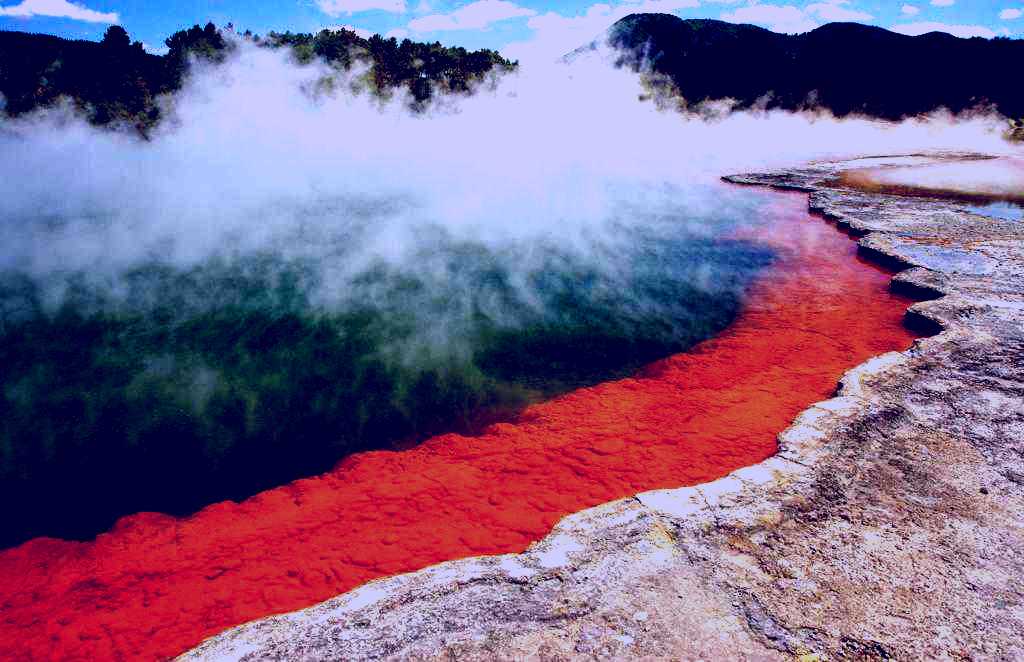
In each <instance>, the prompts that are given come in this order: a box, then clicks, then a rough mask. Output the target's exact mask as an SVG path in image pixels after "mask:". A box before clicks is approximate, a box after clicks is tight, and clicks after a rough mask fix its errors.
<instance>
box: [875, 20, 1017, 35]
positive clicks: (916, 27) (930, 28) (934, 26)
mask: <svg viewBox="0 0 1024 662" xmlns="http://www.w3.org/2000/svg"><path fill="white" fill-rule="evenodd" d="M889 29H890V30H892V31H893V32H899V33H900V34H908V35H911V36H914V37H916V36H918V35H922V34H927V33H929V32H946V33H949V34H951V35H953V36H955V37H964V38H968V37H985V38H986V39H991V38H992V37H995V36H997V33H996V32H995V31H994V30H990V29H989V28H986V27H985V26H983V25H950V24H948V23H937V22H934V21H920V22H917V23H903V24H901V25H894V26H892V27H891V28H889Z"/></svg>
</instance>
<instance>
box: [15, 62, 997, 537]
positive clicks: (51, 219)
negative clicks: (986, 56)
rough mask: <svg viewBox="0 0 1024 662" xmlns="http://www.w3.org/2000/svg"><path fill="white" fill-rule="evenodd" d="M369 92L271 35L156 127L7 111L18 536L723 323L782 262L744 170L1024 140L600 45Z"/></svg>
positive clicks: (196, 488)
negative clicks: (861, 114) (657, 84)
mask: <svg viewBox="0 0 1024 662" xmlns="http://www.w3.org/2000/svg"><path fill="white" fill-rule="evenodd" d="M357 85H358V76H356V75H345V74H341V73H338V72H337V71H335V70H332V69H329V68H327V67H326V66H323V65H320V64H313V65H309V66H299V65H297V64H295V63H294V62H292V61H290V60H289V59H288V57H287V56H286V55H285V54H284V53H282V52H279V51H268V50H263V49H258V48H256V47H254V46H252V45H251V44H248V43H245V42H242V43H240V44H239V48H238V49H237V50H236V52H235V54H234V55H233V56H232V57H231V59H230V60H229V61H228V63H227V64H225V65H223V66H219V67H217V66H204V65H198V64H197V65H196V67H195V70H194V71H193V73H192V76H191V78H190V80H189V82H188V83H187V84H186V87H185V89H184V90H183V91H182V92H181V93H180V94H178V95H176V96H175V97H174V98H169V99H166V100H165V103H166V104H167V106H168V111H169V112H168V113H167V116H168V117H169V119H168V121H165V122H164V123H163V124H162V125H161V126H160V127H159V128H158V130H157V131H156V133H155V134H154V135H153V136H152V138H151V140H149V141H143V140H141V139H139V138H137V137H135V136H134V135H132V134H130V133H129V132H127V131H125V132H111V131H105V130H99V129H95V128H93V127H90V126H89V125H87V124H86V123H85V122H84V121H81V120H80V119H78V118H76V117H74V116H73V115H70V114H69V113H68V112H66V111H60V110H55V111H49V112H46V113H42V114H38V115H36V116H32V117H28V118H22V119H18V120H0V363H2V364H3V365H4V366H5V370H4V373H3V377H2V378H0V385H2V392H0V395H2V397H0V482H2V484H3V486H4V487H3V492H4V494H2V495H0V496H2V497H3V498H4V499H16V500H18V501H19V502H22V503H28V504H31V505H30V506H28V507H27V508H26V509H24V510H23V511H21V512H19V513H12V514H8V515H7V516H6V517H8V518H9V521H7V522H4V523H3V525H2V527H0V528H2V529H3V530H4V531H5V535H7V536H8V537H7V538H6V539H5V540H6V541H7V542H12V541H16V540H21V539H24V538H25V537H28V536H31V535H38V534H54V535H62V536H89V535H92V534H94V533H95V532H97V531H99V530H102V529H103V528H105V527H107V526H109V525H110V524H111V523H112V522H113V520H114V518H116V517H117V516H119V515H123V514H127V513H130V512H134V511H137V510H143V509H153V510H162V511H166V512H172V513H179V514H180V513H186V512H191V511H194V510H195V509H197V508H199V507H201V506H202V505H204V504H206V503H210V502H211V501H214V500H217V499H223V498H242V497H244V496H247V495H249V494H252V493H254V492H255V491H258V490H259V489H263V488H266V487H270V486H272V485H275V484H279V483H280V482H283V481H286V480H289V479H292V478H295V477H299V476H302V475H308V474H310V473H315V472H317V471H323V470H325V469H327V468H329V467H330V466H331V464H332V463H333V462H335V461H336V460H338V459H339V458H341V457H343V456H344V455H345V454H347V453H350V452H353V451H355V450H359V449H363V448H375V447H386V446H388V445H389V444H392V443H405V442H409V441H415V440H416V439H420V438H422V437H423V436H425V435H428V434H433V433H437V432H440V431H445V430H450V429H472V428H473V426H474V425H478V424H479V423H480V422H481V420H484V421H485V420H491V419H493V418H496V417H501V416H507V415H509V414H510V413H511V412H514V411H515V410H517V409H518V408H520V407H521V406H523V405H524V404H525V403H528V402H530V401H534V400H536V399H537V398H540V397H545V396H549V395H551V394H553V393H558V392H561V391H564V390H566V389H569V388H574V387H576V386H580V385H583V384H589V383H594V382H596V381H600V380H603V379H608V378H612V377H615V376H619V375H624V374H628V373H629V372H630V371H632V370H635V369H636V368H637V367H639V366H640V365H642V364H644V363H646V362H648V361H651V360H653V359H656V358H658V357H660V356H664V355H667V354H670V353H673V352H676V351H681V350H683V349H685V348H687V347H689V346H691V345H692V344H693V343H695V342H697V341H699V340H701V339H704V338H707V337H709V336H711V335H713V334H715V333H717V332H719V331H720V330H721V329H723V328H724V327H726V326H727V325H728V324H729V322H730V321H731V320H732V319H733V318H734V317H735V315H736V314H737V313H738V312H739V310H740V309H741V306H742V302H743V293H744V290H745V288H746V286H747V285H749V283H750V282H751V280H752V279H753V278H754V277H756V275H757V274H758V273H759V271H760V270H762V269H764V268H766V267H767V266H769V265H770V264H772V262H773V260H774V259H775V257H776V256H774V255H773V253H772V252H771V251H769V250H768V249H767V248H765V247H763V246H760V245H758V243H757V242H756V241H755V240H751V239H749V237H756V236H757V233H758V231H759V225H760V224H763V223H767V222H770V219H768V218H765V217H763V216H762V214H761V213H760V211H759V204H760V200H761V198H760V195H761V194H760V193H759V192H757V191H748V190H743V189H737V188H731V187H725V186H722V185H720V184H719V183H718V182H717V179H718V177H720V176H721V175H723V174H727V173H729V172H736V171H743V170H752V169H758V168H766V167H771V166H777V165H783V164H791V163H794V162H798V161H802V160H807V159H811V158H827V157H841V156H854V155H858V154H864V153H885V154H893V153H910V152H919V151H922V150H927V149H940V148H941V149H961V150H967V149H970V150H982V151H984V150H988V151H1005V147H1004V146H1003V143H1002V142H1001V141H1000V140H999V130H1000V129H1001V128H1002V127H1001V126H1000V125H999V124H998V122H997V120H995V119H992V118H984V117H976V118H973V119H961V120H954V119H953V118H949V117H942V116H936V117H934V118H930V119H927V120H921V121H915V122H907V123H904V124H901V125H893V124H883V123H875V122H870V121H866V120H845V121H842V122H839V121H835V120H832V119H830V118H828V117H824V116H821V115H810V114H808V115H799V114H783V113H768V114H758V113H743V114H740V113H737V114H732V115H727V116H724V117H717V118H715V119H707V118H701V117H698V116H696V115H691V116H683V115H680V114H679V113H676V112H672V111H667V110H661V109H659V108H658V106H657V104H655V103H652V102H650V101H647V102H645V101H641V100H640V99H639V97H640V96H642V95H643V94H644V90H643V89H642V87H641V86H640V84H639V81H638V79H637V77H636V76H634V75H633V74H630V73H628V72H625V71H618V70H614V69H613V68H611V67H610V66H608V64H607V63H606V62H605V61H604V59H603V57H602V55H601V54H600V53H597V54H594V55H593V56H591V57H587V58H580V59H577V60H576V61H574V62H573V63H572V64H571V65H562V64H559V65H552V66H551V67H548V68H542V69H538V70H532V71H523V72H522V73H520V74H516V75H509V76H505V77H504V78H502V79H500V80H495V81H492V82H490V83H489V84H487V85H484V86H482V87H481V89H479V90H478V91H477V93H476V94H475V95H474V96H472V97H469V98H462V97H460V98H442V99H439V100H438V101H436V102H435V104H434V106H433V107H431V108H429V109H428V110H427V112H425V113H423V114H412V113H410V112H409V111H408V110H407V105H408V104H407V103H406V102H405V100H404V99H402V98H393V99H391V100H390V101H381V100H379V99H377V98H374V97H372V96H370V95H368V94H365V93H361V92H359V91H358V90H353V87H354V86H357ZM741 236H742V237H748V238H747V239H739V238H738V237H741ZM71 495H74V498H71Z"/></svg>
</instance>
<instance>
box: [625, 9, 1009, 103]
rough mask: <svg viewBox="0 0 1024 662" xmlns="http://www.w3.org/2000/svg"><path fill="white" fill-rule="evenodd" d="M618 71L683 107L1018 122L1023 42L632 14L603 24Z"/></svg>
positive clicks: (849, 26) (852, 25)
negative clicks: (657, 86) (681, 100)
mask: <svg viewBox="0 0 1024 662" xmlns="http://www.w3.org/2000/svg"><path fill="white" fill-rule="evenodd" d="M610 41H611V43H612V45H613V46H616V47H617V48H619V49H621V50H622V52H623V55H622V64H624V65H626V66H631V67H633V68H635V69H639V68H640V67H642V66H649V67H651V69H652V70H653V71H654V72H656V73H659V74H663V75H665V76H667V77H668V78H669V79H670V80H671V81H672V82H673V83H674V84H675V86H676V87H678V89H679V91H680V92H681V93H682V95H683V96H684V97H685V98H686V99H687V101H689V102H690V103H698V102H700V101H704V100H713V99H722V98H732V99H736V100H737V101H738V102H739V107H740V108H747V107H750V106H753V105H755V104H756V103H759V102H761V103H767V107H768V108H783V109H787V110H796V109H800V108H804V107H807V106H816V107H822V108H827V109H829V110H831V111H832V112H834V113H835V114H837V115H839V116H843V115H848V114H850V113H863V114H867V115H871V116H874V117H881V118H886V119H899V118H901V117H907V116H912V115H916V114H919V113H926V112H930V111H932V110H935V109H936V108H939V107H945V108H948V109H950V110H951V111H953V112H960V111H963V110H968V109H971V108H974V107H977V106H984V105H994V106H995V107H996V108H997V109H998V110H999V111H1000V112H1002V113H1003V114H1004V115H1007V116H1010V117H1020V116H1022V115H1024V86H1021V85H1020V82H1019V80H1017V77H1015V76H1012V75H1007V72H1011V71H1020V70H1021V68H1022V66H1024V40H1011V39H1003V38H997V39H992V40H989V39H981V38H974V39H959V38H957V37H953V36H951V35H948V34H944V33H930V34H926V35H921V36H919V37H909V36H906V35H902V34H897V33H894V32H890V31H888V30H884V29H882V28H878V27H872V26H866V25H859V24H856V23H831V24H829V25H825V26H822V27H820V28H818V29H816V30H813V31H811V32H808V33H806V34H801V35H784V34H776V33H773V32H770V31H768V30H764V29H761V28H757V27H754V26H749V25H735V24H731V23H725V22H722V21H712V20H683V19H680V18H678V17H676V16H672V15H669V14H633V15H630V16H627V17H626V18H623V19H622V20H620V21H619V22H617V23H616V24H615V25H614V26H612V28H611V30H610Z"/></svg>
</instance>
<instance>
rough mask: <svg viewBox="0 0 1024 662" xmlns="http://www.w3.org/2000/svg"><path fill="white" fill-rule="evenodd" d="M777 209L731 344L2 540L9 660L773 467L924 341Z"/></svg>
mask: <svg viewBox="0 0 1024 662" xmlns="http://www.w3.org/2000/svg"><path fill="white" fill-rule="evenodd" d="M770 200H771V201H772V204H774V205H775V206H776V207H775V209H774V210H772V213H771V216H772V219H773V220H772V223H771V224H770V229H767V230H759V232H764V233H767V235H764V234H758V236H757V237H756V239H757V240H758V241H763V242H767V243H769V244H771V245H772V246H774V247H775V248H777V249H778V250H779V251H781V259H780V260H779V261H778V263H777V264H776V265H775V266H773V267H772V269H771V270H769V271H767V272H766V273H764V274H763V275H762V276H761V277H760V278H759V279H758V281H757V282H756V283H755V285H754V286H753V288H752V290H751V292H750V294H749V299H748V301H747V304H746V306H745V310H744V312H743V314H742V315H741V317H740V318H739V319H738V320H737V321H736V323H735V324H734V325H733V326H732V327H730V328H729V329H728V330H727V331H726V332H725V333H723V334H722V335H720V336H719V337H717V338H714V339H712V340H709V341H707V342H704V343H702V344H701V345H698V346H697V347H695V348H694V349H693V350H692V351H690V352H687V353H684V354H679V355H676V356H672V357H670V358H668V359H665V360H663V361H659V362H658V363H656V364H654V365H651V366H649V367H648V368H647V369H645V370H644V371H643V372H642V374H640V375H638V376H637V377H635V378H632V379H623V380H620V381H615V382H610V383H605V384H601V385H598V386H595V387H593V388H586V389H581V390H579V391H575V392H573V393H570V394H568V395H565V396H563V397H559V398H557V399H555V400H552V401H550V402H547V403H544V404H539V405H536V406H532V407H530V408H529V409H527V410H526V411H525V412H524V413H523V414H522V415H521V416H520V417H519V419H518V420H516V421H515V422H513V423H508V424H498V425H494V426H492V427H490V428H488V429H487V430H486V431H485V432H484V434H482V435H481V436H478V437H463V436H458V435H443V436H439V437H435V438H433V439H430V440H429V441H427V442H426V443H424V444H422V445H420V446H417V447H415V448H413V449H410V450H404V451H400V452H383V451H382V452H369V453H363V454H360V455H357V456H354V457H351V458H349V459H346V460H345V461H343V462H341V463H340V464H339V465H338V466H337V467H336V468H335V469H334V470H333V471H331V472H329V473H327V474H324V475H322V476H317V477H315V478H309V479H305V480H299V481H295V482H294V483H291V484H289V485H285V486H283V487H280V488H277V489H274V490H269V491H267V492H263V493H262V494H258V495H256V496H254V497H252V498H251V499H248V500H246V501H244V502H242V503H233V502H227V503H220V504H215V505H213V506H210V507H208V508H206V509H204V510H203V511H202V512H200V513H198V514H196V515H195V516H193V517H190V518H187V519H175V518H172V517H168V516H164V515H157V514H151V513H142V514H138V515H134V516H131V517H127V518H124V519H122V520H121V521H120V522H119V523H118V524H117V526H116V527H115V528H114V529H113V530H112V531H110V532H109V533H106V534H103V535H100V536H99V537H97V538H96V540H95V541H93V542H85V543H79V542H65V541H58V540H53V539H36V540H32V541H29V542H27V543H25V544H23V545H21V546H19V547H17V548H14V549H10V550H7V551H4V552H2V553H0V656H2V657H3V658H4V659H16V660H53V659H67V660H90V661H94V660H107V659H133V660H134V659H160V658H167V657H169V656H172V655H175V654H177V653H181V652H182V651H185V650H187V649H188V648H190V647H192V646H194V645H195V644H198V643H199V642H200V641H201V640H202V639H204V638H206V637H208V636H210V635H213V634H215V633H217V632H219V631H221V630H223V629H225V628H227V627H230V626H232V625H236V624H239V623H242V622H244V621H248V620H251V619H255V618H260V617H262V616H267V615H269V614H274V613H277V612H284V611H289V610H294V609H298V608H301V607H306V606H308V605H310V604H313V603H316V602H319V601H321V600H325V599H327V598H329V597H331V596H334V595H337V594H338V593H341V592H344V591H347V590H349V589H351V588H353V587H355V586H358V585H360V584H362V583H364V582H367V581H370V580H372V579H375V578H377V577H383V576H385V575H393V574H395V573H402V572H408V571H411V570H416V569H418V568H422V567H424V566H428V565H431V564H434V563H438V562H441V561H445V560H449V559H455V558H459V557H466V556H473V555H480V554H497V553H505V552H516V551H521V550H523V549H524V548H526V547H527V546H528V545H529V544H530V543H531V542H532V541H535V540H537V539H539V538H542V537H543V536H544V535H545V534H546V533H547V532H548V531H549V530H550V529H551V527H552V525H553V524H554V523H555V522H556V521H558V520H559V519H560V518H561V517H563V516H564V515H566V514H568V513H572V512H575V511H578V510H581V509H584V508H587V507H589V506H594V505H596V504H600V503H603V502H606V501H610V500H613V499H617V498H620V497H624V496H627V495H631V494H634V493H636V492H642V491H645V490H651V489H656V488H664V487H676V486H681V485H687V484H694V483H700V482H704V481H709V480H712V479H715V478H717V477H720V476H722V475H724V474H727V473H729V472H731V471H733V470H735V469H737V468H739V467H742V466H745V465H750V464H753V463H756V462H759V461H761V460H763V459H765V458H766V457H768V456H770V455H771V454H772V453H773V452H775V448H776V445H775V437H776V434H777V433H778V432H780V431H781V430H783V429H784V428H786V426H787V425H789V423H790V422H791V421H792V420H793V418H794V417H795V416H796V415H797V414H798V413H799V412H800V411H801V410H802V409H804V408H806V407H807V406H808V405H810V404H811V403H813V402H816V401H818V400H821V399H824V398H828V397H829V396H830V395H831V394H832V393H833V391H834V389H835V386H836V381H837V379H838V378H839V377H840V376H841V375H842V373H843V372H844V371H845V370H847V369H849V368H850V367H852V366H854V365H856V364H858V363H860V362H862V361H864V360H865V359H867V358H869V357H871V356H873V355H877V354H879V353H882V352H886V351H890V350H894V349H905V348H906V347H908V346H909V345H910V343H911V341H912V339H913V336H912V335H911V333H910V332H908V331H907V330H905V329H904V328H903V326H902V324H901V320H902V317H903V312H904V310H905V308H906V306H907V304H908V301H907V300H905V299H902V298H900V297H897V296H894V295H892V294H890V293H889V292H888V289H887V285H888V280H889V276H888V275H887V274H886V273H884V272H883V271H881V270H880V269H877V268H875V267H873V266H871V265H869V264H866V263H864V262H863V261H861V260H859V259H858V258H857V257H856V250H855V249H856V246H855V244H854V242H853V241H851V240H850V239H849V238H848V237H846V236H844V235H843V234H842V233H840V232H838V231H836V229H835V228H834V227H832V226H830V225H828V224H827V223H825V222H823V221H821V220H819V219H813V218H810V217H809V216H808V215H807V213H806V211H805V209H806V198H805V197H804V196H802V195H795V194H794V195H786V194H779V195H777V196H773V197H771V198H770ZM180 479H181V489H183V490H187V489H189V477H188V476H181V477H180ZM5 507H8V508H11V507H17V504H5Z"/></svg>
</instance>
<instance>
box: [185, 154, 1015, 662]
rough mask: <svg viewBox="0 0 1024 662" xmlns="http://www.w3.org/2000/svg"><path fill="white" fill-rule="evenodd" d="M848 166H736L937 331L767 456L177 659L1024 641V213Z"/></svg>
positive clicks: (784, 652) (770, 652)
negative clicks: (819, 226) (978, 205)
mask: <svg viewBox="0 0 1024 662" xmlns="http://www.w3.org/2000/svg"><path fill="white" fill-rule="evenodd" d="M947 158H950V157H947ZM851 165H856V164H851V163H846V164H835V163H830V164H818V165H814V166H811V167H807V168H803V169H800V170H793V171H789V172H783V173H776V174H770V175H743V176H736V177H730V178H728V179H729V180H730V181H733V182H736V183H744V184H758V185H768V186H775V187H779V188H788V189H797V190H804V191H808V192H809V193H810V206H811V208H812V209H813V210H815V211H818V212H820V213H822V214H824V215H825V216H827V217H829V218H831V219H834V220H836V221H837V222H838V223H839V224H841V225H843V226H845V227H847V228H848V229H849V230H850V231H852V232H854V233H857V234H860V235H863V237H862V238H861V239H860V246H861V250H862V251H863V252H864V253H865V254H866V255H868V256H872V257H874V258H876V259H880V260H884V261H887V262H890V263H893V264H897V265H900V266H903V267H907V269H906V270H905V271H902V272H901V273H900V274H899V275H898V276H896V278H895V279H894V280H893V287H894V289H898V290H900V291H904V292H908V293H912V294H914V295H916V296H918V297H920V298H925V299H929V300H927V301H922V302H920V303H917V304H915V305H913V306H912V307H911V308H910V310H909V311H908V321H909V322H911V323H914V324H918V325H921V327H922V328H926V329H931V330H935V331H941V333H939V334H938V335H936V336H933V337H929V338H926V339H923V340H919V341H918V342H917V343H915V345H914V346H913V348H912V349H910V350H909V351H907V352H903V353H890V354H886V355H884V356H881V357H877V358H875V359H872V360H870V361H868V362H867V363H865V364H863V365H861V366H859V367H857V368H855V369H853V370H851V371H850V372H849V373H847V374H846V376H845V377H844V378H843V380H842V382H841V384H840V386H839V389H838V391H837V395H836V397H835V398H833V399H832V400H828V401H826V402H822V403H818V404H816V405H814V406H812V407H811V408H810V409H808V410H807V411H805V412H804V413H803V414H801V415H800V417H798V418H797V420H796V421H795V422H794V423H793V425H792V426H791V427H790V428H789V429H788V430H786V431H785V432H783V433H782V434H781V435H780V451H779V453H778V455H776V456H775V457H772V458H770V459H769V460H767V461H765V462H763V463H761V464H759V465H756V466H753V467H748V468H745V469H741V470H739V471H736V472H735V473H733V474H731V475H730V476H727V477H726V478H723V479H721V480H718V481H715V482H713V483H709V484H705V485H699V486H696V487H687V488H680V489H674V490H661V491H656V492H648V493H644V494H640V495H637V496H636V497H634V498H632V499H625V500H622V501H617V502H614V503H609V504H606V505H604V506H600V507H597V508H593V509H590V510H587V511H584V512H581V513H577V514H575V515H572V516H570V517H567V518H565V519H564V520H563V521H562V522H561V523H559V525H558V526H557V527H556V528H555V530H554V531H553V532H552V533H551V534H550V535H549V536H548V537H547V538H545V539H544V540H542V541H540V542H538V543H537V544H536V545H534V546H533V547H531V548H530V549H529V550H528V551H527V552H525V553H523V554H520V555H507V556H498V557H489V558H475V559H466V560H462V561H454V562H450V563H444V564H441V565H438V566H434V567H432V568H427V569H425V570H422V571H420V572H416V573H412V574H408V575H403V576H399V577H393V578H390V579H384V580H380V581H376V582H373V583H371V584H368V585H366V586H363V587H361V588H359V589H357V590H354V591H352V592H350V593H347V594H344V595H341V596H339V597H337V598H334V599H332V600H328V601H327V602H324V603H322V604H319V605H316V606H314V607H311V608H309V609H305V610H302V611H298V612H294V613H291V614H285V615H282V616H276V617H272V618H267V619H262V620H259V621H255V622H252V623H248V624H246V625H242V626H239V627H236V628H233V629H231V630H228V631H226V632H224V633H222V634H221V635H219V636H217V637H214V638H212V639H210V640H208V641H206V642H205V643H204V644H202V645H201V646H199V647H198V648H196V649H195V650H193V651H191V652H189V653H187V654H185V655H184V656H182V658H181V659H185V660H202V659H217V660H223V659H242V660H268V659H269V660H285V659H287V660H321V659H377V658H404V659H431V660H433V659H449V658H459V659H467V660H473V659H481V660H492V659H538V660H539V659H570V658H602V659H622V658H630V659H666V658H668V659H686V660H691V659H693V660H697V659H746V660H775V659H793V658H794V657H796V658H801V659H805V660H814V659H822V660H824V659H828V660H861V659H888V658H896V659H940V660H947V659H956V660H960V659H991V660H1011V659H1024V635H1022V633H1024V225H1022V224H1021V223H1019V222H1017V223H1015V222H1012V221H1002V220H999V219H993V218H989V217H983V216H978V215H976V214H972V213H970V212H968V211H966V210H965V207H963V206H962V205H960V204H958V203H957V202H955V201H950V200H938V199H934V200H933V199H923V198H914V199H909V198H900V197H895V196H888V195H878V194H869V193H863V192H858V191H854V190H849V189H843V188H837V187H836V185H834V184H830V183H829V182H831V181H833V179H834V175H835V174H836V173H837V172H839V171H840V170H842V169H843V168H848V167H851Z"/></svg>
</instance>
